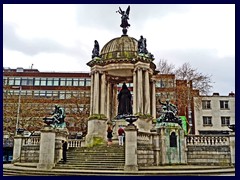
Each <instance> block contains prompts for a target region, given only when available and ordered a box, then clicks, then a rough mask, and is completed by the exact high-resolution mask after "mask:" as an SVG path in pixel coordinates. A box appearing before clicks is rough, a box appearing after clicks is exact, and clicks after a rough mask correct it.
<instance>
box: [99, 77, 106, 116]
mask: <svg viewBox="0 0 240 180" xmlns="http://www.w3.org/2000/svg"><path fill="white" fill-rule="evenodd" d="M105 103H106V75H105V73H103V74H102V76H101V104H100V114H104V115H106V114H105V109H106V106H105Z"/></svg>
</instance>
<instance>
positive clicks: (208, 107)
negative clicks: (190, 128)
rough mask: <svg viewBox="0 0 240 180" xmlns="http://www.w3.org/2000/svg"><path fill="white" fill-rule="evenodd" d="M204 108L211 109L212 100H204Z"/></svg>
mask: <svg viewBox="0 0 240 180" xmlns="http://www.w3.org/2000/svg"><path fill="white" fill-rule="evenodd" d="M202 109H211V101H208V100H204V101H202Z"/></svg>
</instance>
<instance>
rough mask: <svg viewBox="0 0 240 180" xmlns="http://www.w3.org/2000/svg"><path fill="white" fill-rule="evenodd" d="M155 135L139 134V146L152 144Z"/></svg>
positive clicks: (149, 133)
mask: <svg viewBox="0 0 240 180" xmlns="http://www.w3.org/2000/svg"><path fill="white" fill-rule="evenodd" d="M153 136H154V133H151V132H138V134H137V142H138V144H152V139H153Z"/></svg>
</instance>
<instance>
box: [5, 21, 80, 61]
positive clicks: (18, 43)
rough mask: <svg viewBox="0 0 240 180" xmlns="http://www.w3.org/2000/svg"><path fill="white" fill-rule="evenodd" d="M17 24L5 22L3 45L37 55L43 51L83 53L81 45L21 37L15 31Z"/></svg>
mask: <svg viewBox="0 0 240 180" xmlns="http://www.w3.org/2000/svg"><path fill="white" fill-rule="evenodd" d="M15 28H16V26H14V25H13V24H9V23H3V47H4V48H6V49H10V50H15V51H20V52H22V53H24V54H27V55H31V56H33V55H36V54H39V53H42V52H46V53H66V54H68V55H76V54H80V53H81V48H80V47H81V45H77V46H78V47H79V49H78V48H67V47H65V46H62V45H60V44H59V43H58V42H55V41H53V40H50V39H46V38H34V39H31V40H28V39H24V38H21V37H19V36H18V35H17V34H16V31H15Z"/></svg>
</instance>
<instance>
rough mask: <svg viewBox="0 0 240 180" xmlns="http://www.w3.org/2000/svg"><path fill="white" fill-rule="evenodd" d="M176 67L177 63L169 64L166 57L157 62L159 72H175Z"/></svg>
mask: <svg viewBox="0 0 240 180" xmlns="http://www.w3.org/2000/svg"><path fill="white" fill-rule="evenodd" d="M174 68H175V65H174V64H169V63H168V62H167V60H165V59H160V60H159V62H158V64H157V71H159V74H173V73H174Z"/></svg>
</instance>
